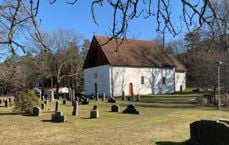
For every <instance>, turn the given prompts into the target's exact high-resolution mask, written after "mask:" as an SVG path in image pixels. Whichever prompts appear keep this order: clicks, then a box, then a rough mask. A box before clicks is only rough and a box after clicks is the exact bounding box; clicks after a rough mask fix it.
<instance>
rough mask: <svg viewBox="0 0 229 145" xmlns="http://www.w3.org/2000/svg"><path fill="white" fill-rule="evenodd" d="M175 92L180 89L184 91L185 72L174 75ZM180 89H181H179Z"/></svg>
mask: <svg viewBox="0 0 229 145" xmlns="http://www.w3.org/2000/svg"><path fill="white" fill-rule="evenodd" d="M175 84H176V85H175V91H176V92H178V91H180V89H182V90H185V89H186V72H176V73H175ZM181 87H182V88H181Z"/></svg>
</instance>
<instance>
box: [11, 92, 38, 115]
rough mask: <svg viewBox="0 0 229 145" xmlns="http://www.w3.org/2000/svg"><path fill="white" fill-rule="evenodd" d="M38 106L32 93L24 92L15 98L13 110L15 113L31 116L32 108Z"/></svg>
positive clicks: (36, 99)
mask: <svg viewBox="0 0 229 145" xmlns="http://www.w3.org/2000/svg"><path fill="white" fill-rule="evenodd" d="M37 105H39V99H38V97H37V96H36V94H34V93H33V92H32V91H25V92H22V93H20V94H19V95H18V96H16V97H15V108H14V110H15V111H17V112H22V113H25V114H32V108H33V107H34V106H37Z"/></svg>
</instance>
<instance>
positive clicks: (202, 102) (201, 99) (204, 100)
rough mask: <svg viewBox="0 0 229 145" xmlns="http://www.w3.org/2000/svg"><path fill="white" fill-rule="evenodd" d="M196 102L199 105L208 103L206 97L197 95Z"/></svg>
mask: <svg viewBox="0 0 229 145" xmlns="http://www.w3.org/2000/svg"><path fill="white" fill-rule="evenodd" d="M197 102H198V104H199V105H200V106H207V105H209V104H208V99H207V98H205V97H198V99H197Z"/></svg>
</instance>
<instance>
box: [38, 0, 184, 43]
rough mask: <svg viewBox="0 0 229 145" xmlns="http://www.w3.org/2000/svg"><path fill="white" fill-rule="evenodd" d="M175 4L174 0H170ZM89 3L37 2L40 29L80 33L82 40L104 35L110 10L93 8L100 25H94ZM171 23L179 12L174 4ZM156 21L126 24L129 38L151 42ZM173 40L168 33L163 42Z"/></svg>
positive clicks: (83, 0) (82, 1)
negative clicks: (71, 30)
mask: <svg viewBox="0 0 229 145" xmlns="http://www.w3.org/2000/svg"><path fill="white" fill-rule="evenodd" d="M173 2H177V0H173ZM90 5H91V1H90V0H79V1H78V2H77V4H75V5H69V4H66V3H65V2H64V0H61V1H60V0H58V1H56V3H55V4H53V5H50V4H49V2H48V0H42V1H40V9H39V15H38V18H39V19H41V20H42V21H41V25H40V27H41V29H42V30H43V31H52V30H55V29H58V28H62V29H73V30H75V31H76V32H78V33H80V34H82V35H83V36H84V37H85V38H87V39H91V38H92V36H93V34H95V35H107V33H109V32H110V31H109V28H110V26H111V24H112V13H111V10H110V8H109V7H107V6H104V7H102V8H101V7H99V8H98V9H96V18H97V21H98V23H99V26H97V25H96V24H95V23H94V22H93V19H92V16H91V11H90ZM173 6H174V7H175V8H172V10H173V16H174V18H173V19H174V22H177V24H178V25H180V24H179V21H178V19H177V20H176V19H175V17H176V16H177V14H179V13H180V12H181V11H179V10H180V9H181V6H180V5H178V4H174V5H173ZM156 27H157V23H156V18H155V17H153V18H150V19H147V20H145V19H143V18H139V19H137V20H134V21H133V22H131V23H129V29H128V34H127V37H128V38H133V37H136V38H137V39H143V40H151V39H153V38H155V37H156V36H157V33H156ZM171 39H174V38H173V37H172V35H171V34H166V40H167V41H168V40H171Z"/></svg>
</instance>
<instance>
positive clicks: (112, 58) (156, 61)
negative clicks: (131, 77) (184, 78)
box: [94, 36, 186, 71]
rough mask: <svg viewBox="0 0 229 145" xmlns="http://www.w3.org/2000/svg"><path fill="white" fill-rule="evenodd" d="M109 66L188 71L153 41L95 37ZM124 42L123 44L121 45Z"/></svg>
mask: <svg viewBox="0 0 229 145" xmlns="http://www.w3.org/2000/svg"><path fill="white" fill-rule="evenodd" d="M94 39H96V41H97V42H98V43H99V45H100V46H101V48H102V50H103V52H104V54H105V56H106V58H107V60H108V61H109V64H111V65H117V66H139V67H140V66H141V67H175V68H176V71H186V68H185V66H184V65H183V64H181V63H180V62H179V61H178V60H177V58H176V57H175V56H173V55H170V54H167V53H166V52H164V51H162V50H161V48H160V47H159V45H157V44H156V43H155V42H153V41H144V40H133V39H125V40H123V42H122V39H112V40H111V41H110V42H108V43H107V44H105V45H103V44H104V43H106V42H107V41H108V40H109V37H105V36H95V37H94ZM121 42H122V43H121Z"/></svg>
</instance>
